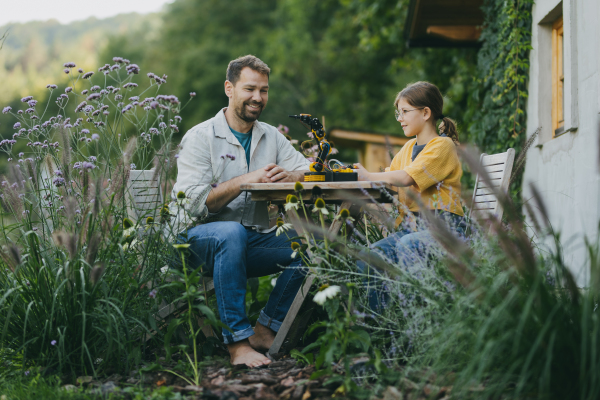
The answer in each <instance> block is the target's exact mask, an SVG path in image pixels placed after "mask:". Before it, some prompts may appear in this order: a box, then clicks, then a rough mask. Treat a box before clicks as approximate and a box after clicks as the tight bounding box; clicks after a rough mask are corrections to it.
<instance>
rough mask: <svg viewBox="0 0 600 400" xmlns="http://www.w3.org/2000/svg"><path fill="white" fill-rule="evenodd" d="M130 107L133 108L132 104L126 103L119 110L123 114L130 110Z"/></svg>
mask: <svg viewBox="0 0 600 400" xmlns="http://www.w3.org/2000/svg"><path fill="white" fill-rule="evenodd" d="M132 108H133V106H132V105H131V104H127V105H126V106H125V108H123V110H121V112H122V113H123V114H125V113H126V112H127V111H129V110H131V109H132Z"/></svg>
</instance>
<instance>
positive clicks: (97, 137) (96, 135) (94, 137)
mask: <svg viewBox="0 0 600 400" xmlns="http://www.w3.org/2000/svg"><path fill="white" fill-rule="evenodd" d="M92 139H94V140H98V139H100V135H98V134H97V133H94V134H93V135H92Z"/></svg>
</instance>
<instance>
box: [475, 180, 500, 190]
mask: <svg viewBox="0 0 600 400" xmlns="http://www.w3.org/2000/svg"><path fill="white" fill-rule="evenodd" d="M479 179H480V180H479V182H478V184H477V189H483V188H490V187H493V188H495V187H500V185H501V184H502V179H492V180H491V182H490V184H491V186H490V185H488V183H487V182H486V181H484V180H483V179H481V178H479Z"/></svg>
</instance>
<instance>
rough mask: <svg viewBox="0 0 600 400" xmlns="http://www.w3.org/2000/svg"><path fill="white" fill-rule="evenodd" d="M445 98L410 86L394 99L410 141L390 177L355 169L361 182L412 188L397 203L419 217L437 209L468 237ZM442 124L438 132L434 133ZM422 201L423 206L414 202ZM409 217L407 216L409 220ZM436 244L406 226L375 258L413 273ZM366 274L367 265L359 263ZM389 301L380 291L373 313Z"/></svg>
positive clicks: (421, 230)
mask: <svg viewBox="0 0 600 400" xmlns="http://www.w3.org/2000/svg"><path fill="white" fill-rule="evenodd" d="M443 105H444V99H443V97H442V94H441V93H440V90H439V89H438V88H437V87H436V86H435V85H433V84H431V83H428V82H417V83H413V84H411V85H408V86H407V87H406V88H405V89H404V90H402V91H401V92H400V93H398V95H397V96H396V100H395V102H394V106H395V108H396V120H397V121H398V122H400V124H401V125H402V129H403V130H404V134H405V135H406V136H408V137H410V138H414V139H412V140H409V141H408V142H407V143H406V144H405V145H404V146H403V147H402V149H401V150H400V152H399V153H398V154H397V155H396V156H395V157H394V159H393V160H392V164H391V166H390V167H389V168H386V172H368V171H367V170H366V169H365V168H364V167H363V166H362V165H360V164H356V167H357V169H356V172H358V174H359V179H360V180H365V181H383V182H387V183H389V184H391V185H394V186H400V187H409V189H408V190H411V191H412V192H413V196H409V195H407V194H406V193H404V191H402V190H401V191H400V194H399V199H400V201H401V202H402V203H404V204H405V205H406V206H407V207H408V210H410V212H411V213H412V214H414V215H415V216H418V214H419V203H420V204H422V205H423V206H424V207H426V208H428V209H429V210H433V211H434V212H435V214H436V215H437V216H438V217H441V218H443V219H444V220H446V221H447V222H448V223H449V224H450V225H451V227H452V228H453V229H454V230H455V231H456V232H457V233H458V234H459V235H463V234H464V228H465V223H464V221H463V209H462V205H461V201H460V178H461V176H462V168H461V165H460V162H459V159H458V154H457V152H456V146H457V145H458V144H459V142H458V132H457V130H456V124H455V123H454V121H453V120H451V119H450V118H447V117H445V116H444V115H443V114H442V107H443ZM439 120H441V121H442V123H441V124H440V131H441V135H440V134H438V131H437V129H436V123H437V121H439ZM414 198H418V199H419V201H415V200H414ZM408 217H410V215H408V216H405V218H408ZM434 244H435V240H434V239H433V237H432V236H431V234H430V232H429V231H428V230H427V227H426V226H423V224H419V226H418V227H416V226H415V224H412V227H409V226H408V224H403V225H402V226H401V228H400V230H399V231H398V232H396V233H393V234H391V235H389V236H388V237H387V238H385V239H383V240H381V241H379V242H377V243H375V244H374V245H373V247H374V248H375V249H376V250H377V253H380V254H381V253H383V254H382V255H384V256H386V257H387V258H388V259H390V260H391V261H392V262H394V263H400V264H401V266H402V267H404V268H405V269H406V270H407V271H412V272H415V271H417V270H418V268H420V267H422V266H423V265H424V264H426V259H427V256H428V254H429V249H430V248H431V247H434V246H432V245H434ZM358 267H359V269H361V270H363V271H365V270H366V265H365V263H364V261H359V262H358ZM385 298H386V296H385V295H383V294H382V293H381V292H372V293H371V295H370V303H371V308H372V309H374V310H377V309H379V308H380V307H381V301H385Z"/></svg>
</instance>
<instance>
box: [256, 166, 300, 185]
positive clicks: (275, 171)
mask: <svg viewBox="0 0 600 400" xmlns="http://www.w3.org/2000/svg"><path fill="white" fill-rule="evenodd" d="M304 172H306V171H287V170H285V169H284V168H282V167H280V166H279V165H277V164H272V163H271V164H268V165H266V166H265V167H263V168H259V169H257V170H256V171H254V172H251V173H250V174H249V175H250V177H249V178H250V179H249V181H248V183H275V182H297V181H303V180H304Z"/></svg>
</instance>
